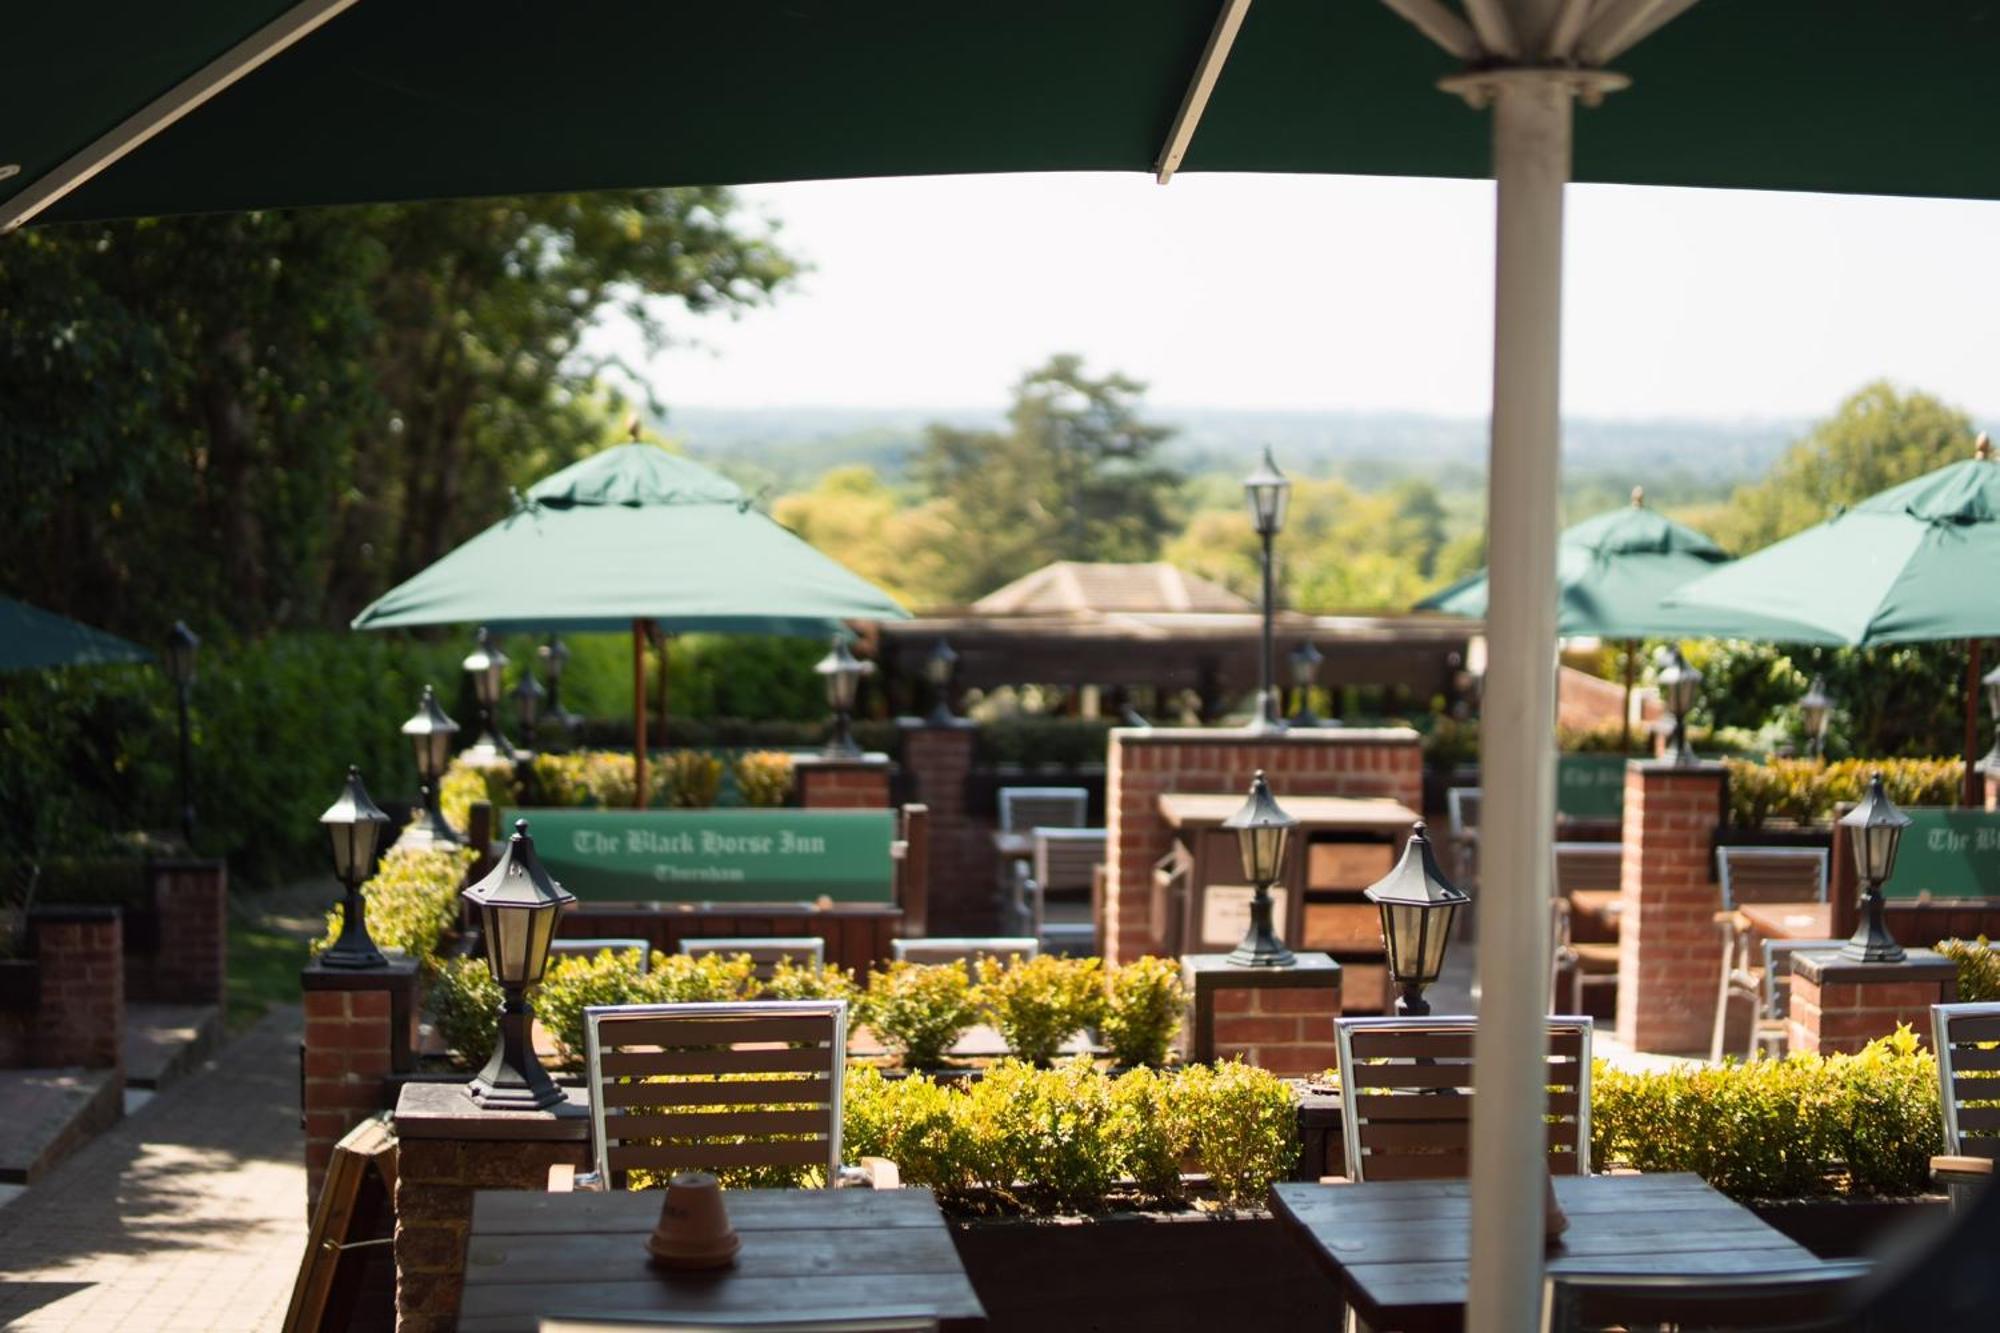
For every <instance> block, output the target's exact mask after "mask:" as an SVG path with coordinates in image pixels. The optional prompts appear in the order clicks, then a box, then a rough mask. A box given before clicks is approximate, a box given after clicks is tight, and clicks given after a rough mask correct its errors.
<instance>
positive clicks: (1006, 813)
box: [1000, 787, 1090, 833]
mask: <svg viewBox="0 0 2000 1333" xmlns="http://www.w3.org/2000/svg"><path fill="white" fill-rule="evenodd" d="M1089 811H1090V792H1089V791H1088V790H1087V789H1085V788H1083V787H1002V788H1001V789H1000V831H1001V832H1002V833H1032V832H1034V831H1035V830H1036V829H1044V828H1082V827H1083V821H1084V820H1085V819H1086V818H1087V817H1088V815H1089Z"/></svg>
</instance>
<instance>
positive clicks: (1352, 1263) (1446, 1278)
mask: <svg viewBox="0 0 2000 1333" xmlns="http://www.w3.org/2000/svg"><path fill="white" fill-rule="evenodd" d="M1555 1187H1556V1198H1557V1199H1558V1200H1559V1201H1560V1202H1561V1204H1562V1207H1563V1211H1564V1212H1565V1213H1567V1214H1568V1215H1569V1230H1568V1231H1567V1232H1566V1233H1564V1235H1563V1236H1562V1238H1561V1240H1560V1241H1559V1242H1558V1243H1557V1244H1556V1245H1555V1246H1554V1247H1553V1248H1551V1249H1550V1251H1549V1259H1548V1270H1549V1271H1550V1272H1551V1273H1563V1272H1572V1273H1582V1272H1599V1273H1602V1272H1618V1273H1633V1274H1662V1275H1668V1274H1672V1275H1687V1274H1695V1275H1701V1274H1720V1273H1746V1272H1759V1271H1767V1270H1769V1271H1776V1270H1790V1269H1798V1268H1811V1267H1816V1266H1817V1265H1818V1264H1819V1262H1820V1261H1819V1259H1818V1258H1817V1257H1815V1256H1814V1254H1813V1253H1812V1251H1810V1250H1808V1249H1806V1248H1805V1247H1804V1246H1802V1245H1800V1244H1798V1243H1797V1242H1795V1241H1793V1240H1791V1239H1790V1238H1788V1237H1787V1236H1785V1235H1784V1234H1783V1233H1782V1232H1780V1231H1778V1230H1776V1229H1775V1228H1773V1227H1771V1226H1769V1225H1768V1224H1766V1223H1765V1222H1763V1221H1761V1220H1760V1219H1759V1218H1758V1217H1757V1215H1756V1214H1755V1213H1753V1212H1751V1211H1750V1210H1749V1209H1748V1208H1745V1207H1743V1205H1741V1204H1739V1203H1736V1202H1733V1201H1732V1200H1730V1199H1727V1198H1725V1197H1723V1196H1722V1195H1721V1194H1718V1193H1717V1192H1716V1191H1715V1190H1713V1189H1710V1188H1709V1187H1708V1185H1707V1184H1705V1183H1704V1182H1703V1181H1702V1179H1701V1178H1700V1177H1699V1176H1693V1175H1682V1174H1678V1173H1675V1174H1664V1173H1663V1174H1654V1175H1620V1176H1557V1177H1555ZM1271 1194H1272V1211H1273V1212H1274V1213H1276V1215H1277V1216H1278V1218H1279V1219H1280V1220H1281V1221H1283V1222H1285V1223H1286V1224H1287V1225H1288V1226H1290V1227H1291V1228H1293V1230H1294V1233H1295V1234H1296V1235H1297V1236H1298V1237H1299V1238H1300V1239H1301V1240H1303V1241H1304V1242H1305V1244H1306V1245H1307V1247H1308V1248H1309V1249H1310V1250H1311V1251H1312V1252H1313V1254H1314V1255H1315V1256H1316V1257H1317V1258H1318V1259H1319V1260H1320V1262H1321V1263H1322V1264H1324V1265H1325V1266H1326V1267H1327V1268H1328V1269H1329V1270H1330V1271H1331V1272H1332V1273H1333V1275H1334V1277H1335V1278H1336V1279H1337V1280H1338V1281H1339V1282H1340V1284H1341V1288H1342V1291H1343V1293H1344V1294H1345V1296H1346V1299H1347V1300H1348V1302H1349V1303H1350V1304H1351V1305H1353V1306H1354V1308H1355V1311H1356V1312H1357V1313H1358V1314H1359V1315H1360V1316H1361V1318H1362V1319H1363V1320H1364V1321H1365V1322H1366V1323H1367V1324H1368V1325H1369V1327H1371V1328H1376V1329H1384V1330H1387V1329H1396V1330H1401V1333H1430V1330H1456V1329H1459V1328H1462V1327H1463V1326H1464V1322H1465V1287H1466V1265H1467V1263H1468V1260H1469V1258H1470V1251H1471V1235H1470V1219H1471V1206H1472V1205H1471V1199H1470V1197H1469V1193H1468V1189H1467V1185H1466V1182H1465V1181H1463V1180H1398V1181H1383V1182H1380V1183H1363V1184H1350V1185H1319V1184H1281V1185H1277V1186H1274V1187H1273V1188H1272V1191H1271Z"/></svg>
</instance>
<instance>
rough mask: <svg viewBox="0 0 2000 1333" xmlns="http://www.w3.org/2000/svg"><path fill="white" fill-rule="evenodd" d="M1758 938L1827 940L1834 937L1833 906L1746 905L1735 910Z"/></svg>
mask: <svg viewBox="0 0 2000 1333" xmlns="http://www.w3.org/2000/svg"><path fill="white" fill-rule="evenodd" d="M1736 910H1737V911H1738V912H1740V913H1742V915H1743V919H1744V920H1745V921H1748V922H1749V923H1750V928H1751V929H1752V930H1754V931H1755V932H1756V933H1757V936H1758V938H1760V939H1766V940H1824V939H1831V938H1833V904H1832V903H1822V902H1801V903H1745V904H1744V905H1743V906H1741V907H1739V908H1737V909H1736Z"/></svg>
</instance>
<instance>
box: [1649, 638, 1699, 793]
mask: <svg viewBox="0 0 2000 1333" xmlns="http://www.w3.org/2000/svg"><path fill="white" fill-rule="evenodd" d="M1655 679H1656V681H1657V682H1658V684H1659V687H1660V699H1661V702H1663V703H1665V704H1666V706H1667V712H1669V713H1671V714H1672V715H1673V719H1674V732H1673V739H1672V745H1673V751H1674V754H1673V762H1674V763H1676V764H1682V765H1692V764H1698V763H1700V762H1701V761H1700V760H1699V759H1697V758H1696V757H1695V753H1694V747H1693V746H1692V745H1690V744H1688V714H1689V713H1691V712H1693V711H1694V705H1695V700H1696V699H1697V698H1699V697H1700V694H1701V672H1699V671H1696V670H1695V669H1694V668H1693V667H1691V666H1689V665H1688V664H1687V659H1686V658H1685V657H1682V656H1681V650H1680V649H1679V648H1678V647H1672V648H1668V649H1667V650H1666V665H1665V666H1662V667H1661V668H1660V669H1659V671H1658V673H1657V674H1656V676H1655Z"/></svg>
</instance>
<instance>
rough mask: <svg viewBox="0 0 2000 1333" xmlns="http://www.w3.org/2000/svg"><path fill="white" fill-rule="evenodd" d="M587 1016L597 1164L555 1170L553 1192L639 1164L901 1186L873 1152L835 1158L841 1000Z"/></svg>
mask: <svg viewBox="0 0 2000 1333" xmlns="http://www.w3.org/2000/svg"><path fill="white" fill-rule="evenodd" d="M583 1015H584V1037H583V1048H584V1078H585V1086H586V1088H587V1090H588V1092H589V1095H590V1122H591V1125H590V1128H591V1144H592V1160H593V1162H594V1163H595V1167H596V1169H595V1170H594V1171H592V1172H590V1173H588V1174H585V1175H578V1174H576V1172H575V1168H573V1167H569V1166H555V1167H551V1168H550V1169H549V1188H550V1189H551V1190H552V1191H562V1192H567V1191H569V1190H572V1189H585V1190H603V1189H609V1188H612V1187H613V1186H617V1185H622V1184H623V1183H624V1181H625V1177H626V1174H627V1173H628V1172H629V1171H631V1170H632V1169H633V1168H635V1167H636V1168H640V1169H643V1170H646V1171H649V1172H651V1173H653V1174H655V1175H659V1176H666V1175H669V1174H671V1173H673V1172H675V1171H715V1172H724V1171H728V1170H730V1169H732V1168H736V1167H785V1166H790V1167H817V1168H820V1169H821V1170H822V1171H823V1172H824V1175H823V1176H822V1178H821V1179H822V1183H824V1184H827V1185H843V1184H856V1185H867V1186H871V1187H873V1188H877V1189H893V1188H895V1187H896V1186H897V1184H898V1181H897V1178H896V1170H895V1167H894V1166H893V1165H892V1164H890V1163H888V1162H886V1161H883V1160H881V1159H879V1158H870V1159H868V1160H867V1161H864V1162H863V1163H862V1164H861V1165H860V1166H859V1167H843V1166H842V1165H841V1161H840V1128H841V1125H840V1093H841V1082H842V1075H843V1073H844V1072H845V1069H846V1060H847V1001H845V1000H747V1001H732V1002H727V1003H716V1004H626V1005H593V1006H591V1007H590V1008H588V1009H585V1010H584V1011H583ZM750 1076H754V1077H750ZM778 1107H782V1108H784V1109H782V1110H778V1109H774V1108H778Z"/></svg>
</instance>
